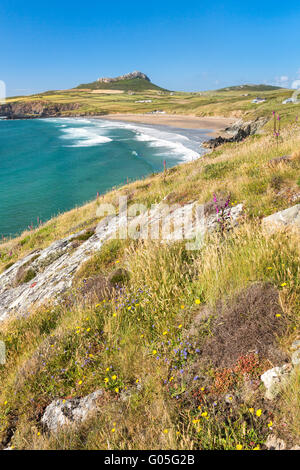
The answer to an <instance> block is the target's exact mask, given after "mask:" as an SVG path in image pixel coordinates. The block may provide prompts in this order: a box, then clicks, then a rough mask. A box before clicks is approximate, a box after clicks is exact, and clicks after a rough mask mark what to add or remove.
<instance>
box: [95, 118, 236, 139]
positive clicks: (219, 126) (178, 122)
mask: <svg viewBox="0 0 300 470" xmlns="http://www.w3.org/2000/svg"><path fill="white" fill-rule="evenodd" d="M93 118H94V119H103V120H107V121H123V122H132V123H136V124H148V125H158V126H166V127H173V128H177V129H194V130H197V129H198V130H203V131H205V130H206V131H209V135H210V136H211V137H217V136H218V135H220V133H221V132H222V131H224V129H225V128H226V127H229V126H231V125H232V124H233V123H234V122H236V121H237V119H236V118H226V117H210V116H208V117H197V116H189V115H184V114H159V113H157V114H126V113H124V114H122V113H120V114H106V115H102V116H93Z"/></svg>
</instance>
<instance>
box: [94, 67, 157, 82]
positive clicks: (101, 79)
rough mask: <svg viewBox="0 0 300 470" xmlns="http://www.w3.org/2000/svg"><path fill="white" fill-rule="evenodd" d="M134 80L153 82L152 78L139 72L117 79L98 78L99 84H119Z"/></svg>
mask: <svg viewBox="0 0 300 470" xmlns="http://www.w3.org/2000/svg"><path fill="white" fill-rule="evenodd" d="M134 78H141V79H142V80H147V81H148V82H151V80H150V78H149V77H147V75H146V74H145V73H142V72H139V71H137V70H135V71H134V72H131V73H127V74H125V75H120V76H119V77H115V78H98V80H97V82H101V83H112V82H118V81H121V80H132V79H134Z"/></svg>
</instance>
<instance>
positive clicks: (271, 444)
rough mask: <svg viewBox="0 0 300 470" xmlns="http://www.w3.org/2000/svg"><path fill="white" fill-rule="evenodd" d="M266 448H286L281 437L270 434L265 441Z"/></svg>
mask: <svg viewBox="0 0 300 470" xmlns="http://www.w3.org/2000/svg"><path fill="white" fill-rule="evenodd" d="M265 446H266V448H267V449H268V450H286V444H285V442H284V441H283V440H282V439H279V438H278V437H276V436H274V435H273V434H271V435H270V436H269V437H268V439H267V440H266V442H265Z"/></svg>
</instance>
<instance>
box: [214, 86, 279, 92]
mask: <svg viewBox="0 0 300 470" xmlns="http://www.w3.org/2000/svg"><path fill="white" fill-rule="evenodd" d="M280 89H281V90H283V88H282V87H279V86H273V85H236V86H230V87H227V88H220V89H219V90H217V91H240V90H243V91H244V92H245V91H274V90H280Z"/></svg>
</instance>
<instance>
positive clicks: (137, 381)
mask: <svg viewBox="0 0 300 470" xmlns="http://www.w3.org/2000/svg"><path fill="white" fill-rule="evenodd" d="M139 381H140V380H139V379H136V381H135V383H136V384H138V383H139ZM126 388H127V387H126Z"/></svg>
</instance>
